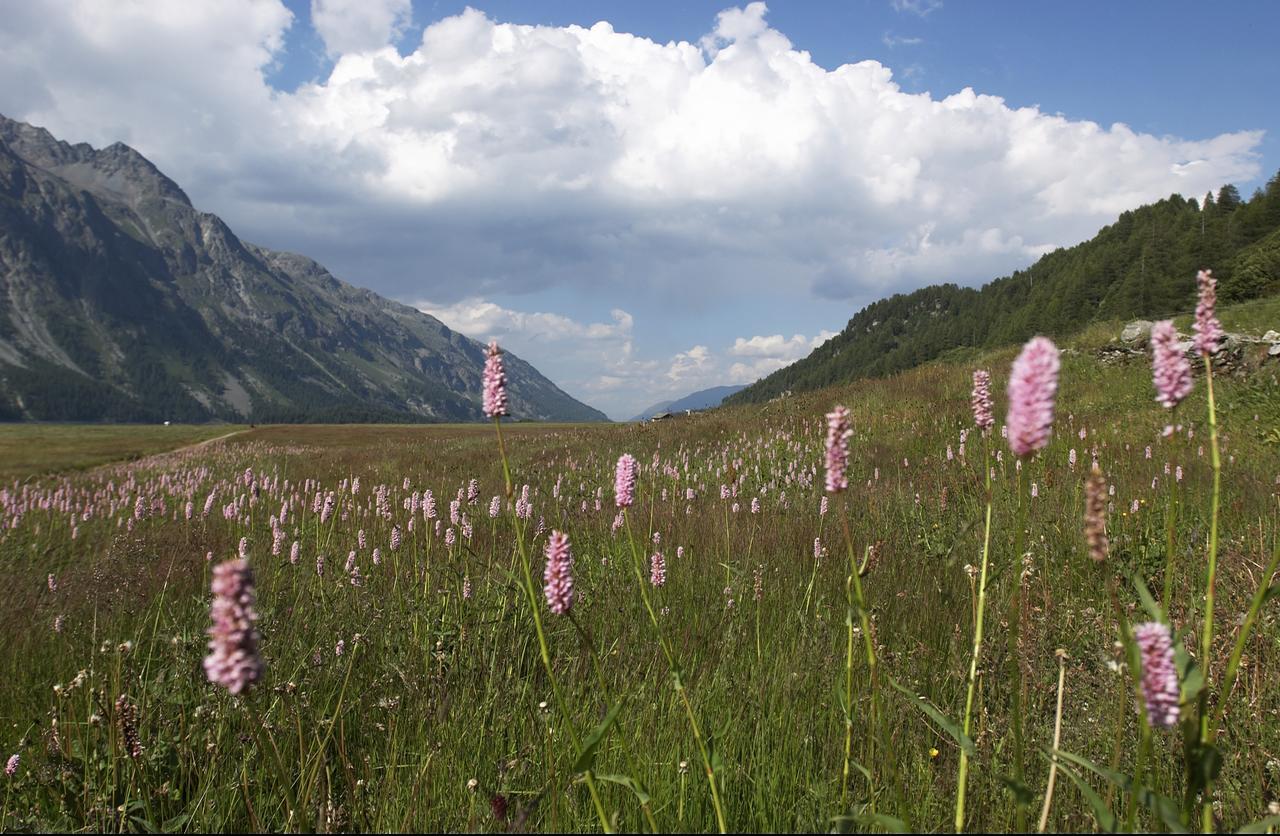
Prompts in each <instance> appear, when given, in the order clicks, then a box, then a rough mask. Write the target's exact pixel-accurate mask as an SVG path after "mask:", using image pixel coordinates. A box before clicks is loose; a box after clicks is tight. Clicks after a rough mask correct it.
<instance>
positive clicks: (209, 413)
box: [0, 116, 607, 421]
mask: <svg viewBox="0 0 1280 836" xmlns="http://www.w3.org/2000/svg"><path fill="white" fill-rule="evenodd" d="M483 352H484V347H483V346H482V345H481V344H480V343H478V342H476V341H475V340H472V339H470V338H468V337H465V336H463V335H461V334H458V333H456V332H454V331H452V330H450V329H449V328H448V327H446V326H445V325H444V324H443V323H441V322H440V321H439V320H437V319H435V318H433V317H431V316H428V315H427V314H424V313H422V312H420V311H418V310H416V309H413V308H410V307H408V306H405V305H401V304H398V303H396V302H392V301H390V300H388V299H385V298H383V297H380V296H378V295H377V294H375V293H373V292H371V291H368V290H362V289H360V288H356V287H353V286H351V285H349V284H346V283H345V282H342V281H339V280H338V279H336V278H335V277H333V276H332V275H330V274H329V273H328V272H327V271H326V270H325V269H324V268H323V267H321V266H320V265H319V264H317V263H316V262H314V261H312V260H311V259H308V258H306V257H304V256H300V255H294V254H291V253H280V252H273V251H271V250H267V249H265V248H262V247H258V246H254V245H252V244H248V243H246V242H243V241H241V240H240V239H239V238H237V237H236V235H235V234H234V233H233V232H232V231H231V230H230V229H229V228H228V227H227V226H226V224H224V223H223V222H222V221H221V220H220V219H219V218H218V217H217V216H215V215H211V214H208V213H204V212H200V211H197V210H196V209H195V208H194V207H193V206H192V205H191V202H190V200H188V198H187V196H186V194H184V193H183V191H182V190H181V189H180V188H179V187H178V186H177V184H175V183H174V182H173V181H172V180H170V179H169V178H167V177H165V176H164V175H163V174H162V173H161V172H160V171H159V170H158V169H156V167H155V166H153V165H152V164H151V163H150V162H149V161H147V160H146V159H145V158H144V157H142V156H141V155H140V154H138V153H137V152H136V151H134V150H133V149H131V148H129V147H128V146H125V145H122V144H119V143H117V144H115V145H112V146H110V147H108V148H104V149H101V150H95V149H93V148H91V147H90V146H88V145H84V144H80V145H74V146H73V145H69V144H67V143H64V142H59V141H58V140H56V139H54V138H53V137H52V136H51V135H50V134H49V133H48V132H46V131H44V130H41V129H39V128H33V127H31V126H29V125H25V124H23V123H20V122H15V121H13V120H9V119H5V118H4V117H2V116H0V419H7V420H18V419H24V418H34V419H44V420H111V421H151V420H166V419H171V420H175V421H202V420H209V419H224V420H238V421H246V420H248V421H350V420H361V421H364V420H407V421H444V420H449V421H467V420H478V419H480V418H482V417H483V416H482V413H481V410H480V391H481V385H480V380H481V374H482V370H483V365H484V353H483ZM506 360H507V376H508V381H509V383H508V390H509V395H510V403H511V408H512V414H513V416H514V417H517V418H523V419H531V420H558V421H603V420H607V419H606V418H605V416H604V414H603V413H601V412H599V411H597V410H595V409H592V408H591V407H589V406H586V405H585V404H582V403H579V402H578V401H576V400H574V399H573V398H572V397H570V396H569V395H567V394H566V393H564V392H563V391H561V390H560V389H559V388H557V387H556V386H555V384H553V383H552V382H551V381H549V380H547V379H546V378H545V377H543V376H542V375H541V374H539V373H538V371H537V370H536V369H534V368H533V367H532V366H530V365H529V364H528V363H525V362H524V361H522V360H520V359H519V358H517V357H515V356H513V355H510V354H508V355H507V356H506Z"/></svg>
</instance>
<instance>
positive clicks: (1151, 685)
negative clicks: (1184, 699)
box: [1133, 621, 1179, 729]
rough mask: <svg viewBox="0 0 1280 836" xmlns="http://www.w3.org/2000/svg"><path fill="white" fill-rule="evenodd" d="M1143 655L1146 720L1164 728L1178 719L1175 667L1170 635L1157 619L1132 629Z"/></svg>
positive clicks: (1159, 727)
mask: <svg viewBox="0 0 1280 836" xmlns="http://www.w3.org/2000/svg"><path fill="white" fill-rule="evenodd" d="M1133 638H1134V640H1135V641H1136V642H1137V643H1138V652H1139V654H1140V655H1141V657H1142V696H1143V698H1144V699H1145V700H1146V703H1147V721H1148V722H1150V723H1151V725H1152V727H1153V728H1158V729H1167V728H1171V727H1173V726H1174V725H1176V724H1177V722H1178V713H1179V708H1178V699H1179V691H1178V669H1177V667H1175V665H1174V663H1173V637H1172V636H1171V635H1170V633H1169V626H1168V625H1167V624H1161V623H1159V622H1157V621H1151V622H1147V623H1146V624H1139V625H1137V626H1135V627H1134V628H1133Z"/></svg>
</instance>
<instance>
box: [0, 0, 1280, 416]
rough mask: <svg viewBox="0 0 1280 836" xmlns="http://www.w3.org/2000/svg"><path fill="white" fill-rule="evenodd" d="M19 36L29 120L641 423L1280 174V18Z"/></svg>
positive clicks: (919, 17)
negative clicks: (1121, 226)
mask: <svg viewBox="0 0 1280 836" xmlns="http://www.w3.org/2000/svg"><path fill="white" fill-rule="evenodd" d="M8 11H9V12H11V13H10V14H7V15H6V16H5V18H4V19H3V20H0V77H4V78H6V79H8V80H10V82H11V83H8V84H5V85H3V86H0V112H3V113H4V114H5V115H8V116H11V117H15V118H19V119H24V120H26V121H30V122H33V123H35V124H40V125H44V126H45V127H48V128H49V129H50V130H52V131H54V133H55V134H57V135H59V136H61V137H63V138H66V139H68V140H72V141H88V142H92V143H94V144H106V143H109V142H112V141H115V140H123V141H125V142H128V143H129V144H131V145H133V146H134V147H136V148H138V149H139V150H140V151H142V152H143V153H145V154H147V155H148V156H149V157H150V158H151V159H153V160H154V161H155V162H156V163H157V164H158V165H159V166H160V167H161V168H162V169H163V170H165V171H166V172H167V173H169V174H170V175H171V176H173V177H174V178H175V179H176V180H178V182H179V183H181V184H182V185H183V186H184V188H186V189H187V191H188V193H189V194H190V195H191V197H192V199H193V201H194V202H195V203H196V204H197V206H199V207H201V208H204V209H207V210H209V211H213V212H217V213H218V214H220V215H222V216H223V217H224V219H225V220H226V221H227V222H228V223H229V224H230V225H231V226H232V228H233V229H235V230H236V231H237V232H238V233H239V234H240V235H241V236H242V237H244V238H246V239H247V240H250V241H254V242H256V243H260V244H264V245H267V246H271V247H276V248H282V249H292V250H296V251H299V252H303V253H306V254H308V255H311V256H313V257H315V258H317V259H318V260H320V261H321V262H322V263H323V264H325V265H326V266H328V267H329V268H330V269H332V270H333V271H334V272H335V273H336V274H338V275H339V276H340V277H342V278H344V279H347V280H348V281H351V282H353V283H355V284H359V285H363V286H367V287H370V288H373V289H374V290H377V291H379V292H381V293H384V294H385V295H388V296H391V297H393V298H397V299H400V300H401V301H404V302H406V303H409V304H414V305H416V306H418V307H420V308H422V309H424V310H427V311H429V312H431V313H433V314H435V315H437V316H439V317H440V318H442V319H443V320H444V321H445V322H446V323H448V324H450V325H451V326H453V327H455V328H458V329H459V330H462V331H464V332H465V333H469V334H471V335H473V336H476V337H478V338H486V337H489V336H495V337H498V338H499V339H501V340H502V341H503V342H504V344H506V345H508V346H509V347H511V348H512V349H513V350H515V351H516V352H517V353H518V354H520V355H522V356H524V357H525V358H526V359H528V360H530V361H531V362H533V363H534V364H535V365H536V366H537V367H538V368H539V369H541V370H542V371H544V372H545V373H547V374H548V375H549V376H551V377H552V379H554V380H556V381H557V382H558V383H560V384H561V385H562V386H563V387H564V388H565V389H567V390H568V391H569V392H570V393H571V394H573V395H575V396H577V397H579V398H581V399H583V400H585V401H587V402H588V403H591V404H593V405H596V406H599V407H601V408H603V409H605V411H607V412H608V413H609V414H610V415H611V416H613V417H618V418H625V417H627V416H629V415H631V414H634V413H635V412H638V411H639V410H640V409H641V408H642V407H644V406H646V405H647V404H649V403H651V402H654V401H657V400H662V399H666V398H669V397H676V396H679V395H682V394H685V393H686V392H688V391H692V390H694V389H698V388H703V387H705V386H712V385H719V384H723V383H730V382H746V381H748V380H750V379H753V378H754V377H755V376H757V375H759V374H763V373H766V372H768V371H771V370H772V369H774V368H778V367H780V366H781V365H783V364H785V363H787V362H790V361H792V360H795V359H797V358H798V357H800V356H803V355H804V354H805V353H807V352H808V351H809V350H811V348H812V347H813V346H814V345H816V344H817V343H818V342H820V341H821V340H822V339H824V338H825V337H827V336H829V335H830V334H831V333H833V332H835V331H838V330H839V329H840V328H841V327H842V326H843V325H844V323H845V322H846V321H847V320H848V318H849V317H850V316H851V315H852V314H853V313H854V312H855V311H856V310H857V309H858V308H859V307H861V306H862V305H864V304H866V303H868V302H870V301H873V300H874V299H876V298H879V297H880V296H883V295H886V294H888V293H892V292H896V291H900V290H910V289H913V288H915V287H919V286H921V285H923V284H928V283H932V282H936V281H955V282H959V283H967V284H975V283H981V282H982V281H985V280H987V279H990V278H993V277H995V276H997V275H1001V274H1003V273H1007V272H1008V271H1010V270H1012V269H1015V268H1017V267H1021V266H1024V265H1026V264H1027V263H1030V262H1031V261H1033V260H1034V259H1035V258H1036V257H1037V256H1038V255H1039V254H1041V253H1043V252H1045V251H1047V250H1049V249H1052V248H1053V247H1055V246H1061V245H1069V244H1072V243H1075V242H1077V241H1079V240H1082V239H1084V238H1087V237H1089V236H1090V235H1092V233H1093V232H1094V231H1095V230H1096V229H1097V228H1098V227H1099V226H1101V225H1103V224H1105V223H1107V222H1108V221H1109V220H1110V219H1112V218H1114V216H1115V215H1116V214H1117V213H1118V212H1119V211H1122V210H1123V209H1125V208H1130V207H1132V206H1135V205H1138V204H1140V203H1143V202H1147V201H1149V200H1152V199H1156V198H1159V197H1161V196H1163V195H1166V194H1168V193H1169V192H1172V191H1180V192H1182V193H1183V194H1186V195H1199V194H1203V192H1204V191H1205V190H1206V189H1208V188H1213V189H1216V188H1217V187H1218V186H1219V185H1221V183H1223V182H1235V183H1236V184H1237V185H1239V186H1240V188H1241V191H1242V192H1244V193H1245V194H1246V195H1247V194H1248V193H1250V192H1251V191H1252V190H1253V188H1255V187H1257V186H1259V185H1261V184H1262V183H1263V182H1265V181H1266V179H1267V178H1268V177H1270V176H1271V175H1272V174H1274V173H1275V172H1276V171H1277V170H1278V169H1280V145H1278V144H1277V143H1278V142H1280V124H1277V121H1280V116H1278V115H1277V114H1280V109H1278V108H1276V107H1274V105H1271V104H1269V102H1272V101H1273V100H1274V98H1275V91H1276V90H1277V89H1280V59H1278V58H1277V57H1276V54H1275V49H1274V45H1273V41H1274V33H1275V32H1276V31H1280V4H1275V3H1270V2H1254V3H1230V4H1217V5H1214V6H1208V5H1206V4H1198V3H1189V2H1184V3H1175V2H1163V3H1155V2H1152V3H1141V4H1136V3H1135V4H1130V3H1072V4H1064V3H1058V4H1050V3H1012V2H1008V3H977V2H966V3H961V2H959V1H958V0H944V2H938V1H937V0H851V2H843V3H800V2H788V3H776V4H774V5H773V6H769V7H767V8H766V7H765V6H764V5H763V4H758V3H757V4H751V5H747V4H742V5H740V6H736V7H735V6H729V5H728V4H726V3H725V2H724V0H720V2H710V3H707V2H683V3H644V4H640V3H600V2H594V3H586V2H572V3H535V2H520V3H515V2H494V3H487V4H477V5H476V6H475V7H474V8H472V9H471V10H468V8H467V6H466V5H465V4H461V3H454V2H422V3H412V4H410V3H409V2H408V0H363V1H362V2H358V3H357V2H351V0H327V2H316V3H315V4H314V5H313V3H311V2H305V0H300V1H297V2H295V1H294V0H290V2H287V3H283V4H282V3H279V2H277V0H222V2H216V3H200V2H191V3H183V4H173V3H165V2H160V0H154V2H151V3H147V2H142V3H138V4H133V5H131V6H130V7H128V8H125V7H121V6H118V5H110V4H100V3H94V2H91V0H56V2H50V3H48V4H43V5H42V6H41V7H40V8H38V9H37V8H35V7H34V6H32V7H26V6H16V7H10V9H9V10H8ZM598 21H605V22H606V24H605V25H600V26H594V25H595V24H597V22H598ZM633 36H634V37H633ZM1118 123H1119V124H1118Z"/></svg>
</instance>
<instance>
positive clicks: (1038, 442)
mask: <svg viewBox="0 0 1280 836" xmlns="http://www.w3.org/2000/svg"><path fill="white" fill-rule="evenodd" d="M1060 367H1061V361H1060V360H1059V359H1058V349H1057V347H1056V346H1055V345H1054V344H1053V343H1052V342H1051V341H1049V340H1048V339H1046V338H1044V337H1033V338H1032V339H1031V340H1030V341H1029V342H1028V343H1027V344H1026V345H1025V346H1024V347H1023V349H1022V353H1021V354H1019V355H1018V359H1017V360H1014V361H1013V370H1012V371H1011V372H1010V374H1009V419H1008V420H1009V447H1010V449H1012V450H1013V452H1014V454H1015V455H1018V456H1029V455H1031V454H1032V453H1034V452H1036V451H1037V450H1040V449H1041V448H1043V447H1044V446H1045V445H1046V444H1048V443H1049V435H1050V433H1051V432H1052V427H1053V402H1054V395H1055V394H1056V393H1057V390H1058V370H1059V369H1060Z"/></svg>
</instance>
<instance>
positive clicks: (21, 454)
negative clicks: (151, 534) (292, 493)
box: [0, 424, 240, 482]
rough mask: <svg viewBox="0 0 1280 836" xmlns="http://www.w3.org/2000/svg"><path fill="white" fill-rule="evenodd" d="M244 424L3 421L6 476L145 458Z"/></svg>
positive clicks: (0, 455) (0, 475)
mask: <svg viewBox="0 0 1280 836" xmlns="http://www.w3.org/2000/svg"><path fill="white" fill-rule="evenodd" d="M238 429H240V428H239V427H235V426H230V425H226V424H177V425H171V426H168V427H165V426H158V425H154V424H0V481H3V482H8V481H12V480H13V479H27V478H28V477H32V476H39V475H42V474H47V473H60V472H64V471H71V470H83V469H86V468H90V467H96V466H98V465H102V464H107V463H109V462H118V461H128V460H132V459H139V458H142V457H143V456H150V455H153V454H155V453H162V452H165V451H166V450H172V449H174V448H176V447H183V446H186V445H188V444H195V443H197V442H200V441H205V440H207V439H210V438H216V437H218V436H220V435H225V434H227V433H229V432H235V431H236V430H238Z"/></svg>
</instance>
